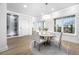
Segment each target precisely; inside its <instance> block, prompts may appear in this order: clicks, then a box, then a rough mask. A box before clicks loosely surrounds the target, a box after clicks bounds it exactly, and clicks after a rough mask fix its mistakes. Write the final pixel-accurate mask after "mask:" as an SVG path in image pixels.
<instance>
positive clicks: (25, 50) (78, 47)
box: [0, 36, 79, 55]
mask: <svg viewBox="0 0 79 59" xmlns="http://www.w3.org/2000/svg"><path fill="white" fill-rule="evenodd" d="M31 43H32V36H23V37H16V38H11V39H7V45H8V48H9V49H8V50H7V51H4V52H0V55H30V54H32V48H31ZM62 46H63V47H64V48H65V49H66V50H67V49H68V50H69V52H70V53H71V54H73V55H79V44H75V43H71V42H68V41H62Z"/></svg>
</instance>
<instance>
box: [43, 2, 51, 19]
mask: <svg viewBox="0 0 79 59" xmlns="http://www.w3.org/2000/svg"><path fill="white" fill-rule="evenodd" d="M47 6H48V3H45V7H46V9H47ZM47 19H50V15H49V14H46V15H43V16H42V20H47Z"/></svg>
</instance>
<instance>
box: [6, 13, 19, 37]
mask: <svg viewBox="0 0 79 59" xmlns="http://www.w3.org/2000/svg"><path fill="white" fill-rule="evenodd" d="M17 35H18V15H12V14H10V13H7V36H8V37H11V36H17Z"/></svg>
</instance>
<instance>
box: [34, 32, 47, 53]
mask: <svg viewBox="0 0 79 59" xmlns="http://www.w3.org/2000/svg"><path fill="white" fill-rule="evenodd" d="M33 40H34V47H38V50H39V51H40V47H41V45H42V43H44V42H45V41H46V40H44V39H41V38H40V36H39V33H38V32H35V33H34V34H33Z"/></svg>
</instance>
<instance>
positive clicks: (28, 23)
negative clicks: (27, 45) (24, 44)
mask: <svg viewBox="0 0 79 59" xmlns="http://www.w3.org/2000/svg"><path fill="white" fill-rule="evenodd" d="M19 35H20V36H23V35H32V17H30V16H25V15H19Z"/></svg>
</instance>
